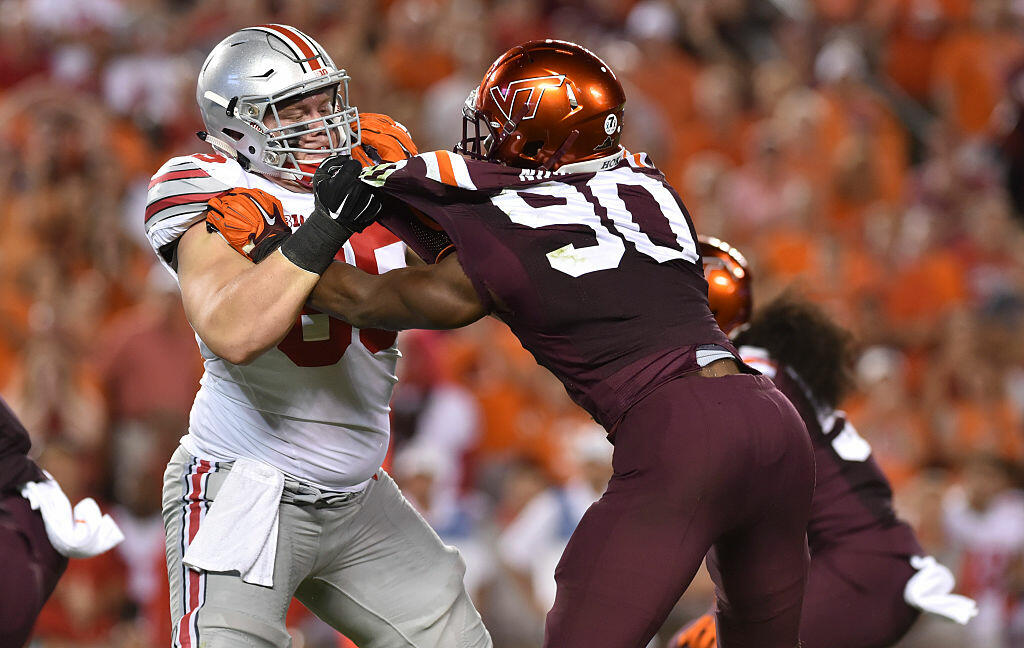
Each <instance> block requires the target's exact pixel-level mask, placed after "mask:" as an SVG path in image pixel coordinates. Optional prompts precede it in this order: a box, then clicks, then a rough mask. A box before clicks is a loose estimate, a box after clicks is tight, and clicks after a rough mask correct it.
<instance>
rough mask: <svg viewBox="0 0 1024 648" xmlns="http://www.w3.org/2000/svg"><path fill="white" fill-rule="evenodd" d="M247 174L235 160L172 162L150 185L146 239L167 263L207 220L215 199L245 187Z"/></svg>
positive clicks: (211, 157) (201, 156) (192, 158)
mask: <svg viewBox="0 0 1024 648" xmlns="http://www.w3.org/2000/svg"><path fill="white" fill-rule="evenodd" d="M245 186H248V182H247V181H246V178H245V171H243V170H242V167H241V165H239V164H238V162H236V161H235V160H232V159H229V158H226V157H224V156H222V155H217V154H212V153H211V154H197V155H186V156H181V157H175V158H171V159H170V160H168V161H167V162H166V163H164V165H163V166H162V167H160V170H158V171H157V172H156V173H155V174H154V175H153V178H152V180H150V182H149V193H148V194H147V196H146V221H145V222H146V238H148V239H149V243H150V245H152V246H153V250H154V251H156V252H157V254H158V255H159V256H160V258H161V260H162V261H163V262H164V263H167V264H169V263H170V262H171V258H172V256H173V247H174V245H176V243H177V240H178V238H179V237H181V235H182V234H184V233H185V231H186V230H188V228H190V227H192V226H193V225H195V224H196V223H197V222H199V221H200V220H202V219H203V214H204V212H205V211H206V206H207V203H208V202H209V200H210V199H211V198H213V197H214V196H217V195H218V194H220V193H223V192H225V191H227V190H229V189H231V188H233V187H245Z"/></svg>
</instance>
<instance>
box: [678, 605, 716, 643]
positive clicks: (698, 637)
mask: <svg viewBox="0 0 1024 648" xmlns="http://www.w3.org/2000/svg"><path fill="white" fill-rule="evenodd" d="M717 646H718V629H717V628H716V627H715V617H714V615H712V614H711V613H708V614H705V615H704V616H702V617H700V618H698V619H697V620H696V621H694V622H693V623H691V624H690V625H688V626H686V627H685V628H683V629H682V630H680V631H679V632H677V633H676V635H675V636H674V637H672V641H669V642H668V647H669V648H717Z"/></svg>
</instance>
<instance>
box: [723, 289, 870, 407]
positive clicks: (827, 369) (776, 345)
mask: <svg viewBox="0 0 1024 648" xmlns="http://www.w3.org/2000/svg"><path fill="white" fill-rule="evenodd" d="M735 343H736V345H737V346H739V345H744V344H747V345H751V346H758V347H761V348H763V349H766V350H767V351H768V353H770V354H771V356H772V358H774V359H775V360H776V361H778V362H780V363H782V364H784V365H788V366H789V367H791V368H792V369H793V370H794V371H795V372H796V373H797V375H799V376H800V378H802V379H803V381H804V383H806V385H807V387H808V388H810V390H811V393H812V394H813V395H814V398H815V400H817V401H818V403H819V404H821V405H826V406H829V407H836V406H837V405H838V404H839V402H840V401H841V400H842V399H843V397H844V396H845V395H846V394H847V392H848V391H849V390H850V388H851V387H852V386H853V371H852V366H853V336H852V335H850V333H849V331H847V330H846V329H844V328H842V327H841V326H839V325H838V324H836V323H835V322H833V321H832V320H831V319H830V318H829V317H828V315H826V314H825V312H824V311H822V310H821V309H820V308H819V307H818V306H815V305H814V304H812V303H810V302H808V301H806V300H803V299H800V298H798V297H796V296H795V295H793V294H792V293H789V292H787V293H784V294H783V295H782V296H780V297H778V298H776V299H775V300H774V301H772V302H771V303H770V304H768V305H766V306H762V307H759V308H755V309H754V317H753V318H751V320H750V324H749V325H748V326H747V327H745V328H743V329H742V330H741V331H740V333H739V334H738V335H737V336H736V339H735Z"/></svg>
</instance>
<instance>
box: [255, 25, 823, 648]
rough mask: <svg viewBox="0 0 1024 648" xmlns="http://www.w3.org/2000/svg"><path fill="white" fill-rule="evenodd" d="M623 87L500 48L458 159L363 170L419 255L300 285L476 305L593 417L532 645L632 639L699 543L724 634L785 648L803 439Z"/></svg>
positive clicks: (804, 472) (345, 304)
mask: <svg viewBox="0 0 1024 648" xmlns="http://www.w3.org/2000/svg"><path fill="white" fill-rule="evenodd" d="M624 104H625V95H624V93H623V90H622V86H621V85H620V84H619V82H618V80H617V79H616V77H615V74H614V73H613V72H612V71H611V69H610V68H609V67H608V66H607V65H606V64H605V63H604V62H603V61H601V60H600V59H599V58H598V57H597V56H595V55H594V54H592V53H591V52H589V51H587V50H585V49H583V48H582V47H579V46H577V45H574V44H572V43H566V42H562V41H551V40H547V41H534V42H530V43H526V44H524V45H521V46H517V47H514V48H512V49H511V50H509V51H508V52H507V53H505V54H504V55H502V56H501V57H500V58H499V59H498V60H497V61H496V62H495V63H494V64H493V65H492V66H491V68H490V69H489V70H488V72H487V74H486V75H485V77H484V79H483V82H482V83H481V84H480V86H479V87H478V88H477V89H476V90H475V91H474V92H473V93H472V94H471V95H470V98H469V99H468V100H467V104H466V107H465V111H464V112H465V127H464V136H463V141H462V144H461V145H460V147H459V149H458V150H459V152H460V153H462V154H461V155H457V154H454V153H449V152H446V151H437V152H432V153H427V154H424V155H420V156H417V157H414V158H411V159H409V160H407V161H403V162H399V163H394V164H386V165H380V166H377V167H371V168H368V169H366V170H365V171H364V172H363V174H362V178H363V181H364V182H365V183H367V184H370V185H373V186H376V187H378V190H377V191H376V194H377V195H378V196H379V197H380V198H381V200H382V201H383V202H384V203H385V207H386V209H385V210H384V211H386V212H387V213H388V216H387V218H385V219H384V220H382V223H383V224H385V225H386V226H387V227H389V228H391V229H392V230H393V231H394V232H395V233H397V234H399V235H400V236H402V237H403V238H404V239H405V240H406V242H407V243H408V244H409V245H410V246H411V247H412V248H413V249H414V250H416V251H417V252H418V253H419V254H420V256H421V257H423V258H424V260H426V261H428V262H431V264H430V265H425V266H420V267H413V268H407V269H400V270H395V271H392V272H388V273H385V274H382V275H379V276H370V275H367V274H366V273H363V272H361V271H358V270H354V269H353V268H346V267H342V264H338V263H334V264H332V265H331V267H330V268H328V270H327V271H326V272H325V274H324V276H323V278H322V279H321V280H320V282H319V284H318V286H317V288H316V289H315V290H314V293H313V297H312V300H311V303H312V305H313V306H314V307H315V308H317V309H319V310H322V311H325V312H330V313H332V314H335V315H336V316H339V317H341V318H343V319H346V320H348V321H350V322H352V323H353V324H355V325H357V326H373V327H381V328H385V329H405V328H438V329H444V328H454V327H458V326H463V325H465V324H468V323H470V322H473V321H474V320H476V319H479V318H481V317H483V316H485V315H488V314H492V315H494V316H496V317H499V318H501V319H502V320H503V321H504V322H505V323H506V324H508V326H509V327H510V328H511V329H512V331H513V332H514V333H515V334H516V335H517V336H518V338H519V340H520V341H521V342H522V344H523V346H524V347H525V348H526V349H528V350H529V351H530V352H532V353H533V355H534V357H535V358H536V359H537V361H538V362H539V363H540V364H541V365H543V366H544V367H546V368H548V369H549V370H550V371H552V372H553V373H554V374H555V375H556V376H557V377H558V378H559V379H560V380H561V381H562V383H563V384H564V385H565V388H566V390H567V391H568V393H569V395H570V396H571V397H572V398H573V399H574V400H575V402H576V403H578V404H579V405H580V406H582V407H583V408H584V409H586V410H587V411H588V412H589V413H590V414H591V415H592V416H593V417H594V418H595V419H596V420H597V421H599V422H600V423H601V424H602V425H603V426H604V427H605V428H606V429H607V430H608V432H609V437H610V438H611V439H612V441H613V443H614V444H615V452H614V459H613V467H614V475H613V477H612V478H611V480H610V481H609V483H608V487H607V490H606V491H605V493H604V495H603V496H602V497H601V499H600V500H599V501H598V502H596V503H595V504H594V505H593V506H592V507H591V508H590V509H589V510H588V512H587V513H586V515H585V516H584V517H583V520H582V521H581V522H580V524H579V526H578V527H577V529H576V531H575V533H574V534H573V536H572V538H571V539H570V541H569V544H568V547H567V548H566V551H565V553H564V555H563V556H562V559H561V561H560V563H559V565H558V567H557V569H556V571H555V580H556V583H557V594H556V599H555V603H554V607H553V608H552V610H551V611H550V613H549V614H548V617H547V623H546V628H545V646H548V647H557V648H576V647H579V648H583V647H586V648H595V647H608V648H620V647H624V646H643V645H645V644H646V643H647V641H649V640H650V638H651V637H652V636H653V635H654V634H655V633H656V632H657V630H658V629H659V628H660V627H661V625H662V623H663V622H664V620H665V617H666V616H667V615H668V613H669V611H670V610H671V609H672V607H673V605H674V604H675V602H676V601H677V600H678V598H679V596H680V595H681V594H682V593H683V591H684V590H685V589H686V587H687V586H688V584H689V583H690V581H691V580H692V578H693V576H694V574H695V573H696V571H697V569H698V567H699V565H700V562H701V560H702V558H703V557H704V555H705V554H706V553H707V552H708V551H709V550H711V555H712V556H713V560H714V561H715V563H716V564H717V565H718V569H717V570H716V571H715V578H716V582H717V584H718V623H719V636H720V638H721V641H722V644H723V646H727V647H728V648H736V647H740V646H750V647H754V646H756V647H757V648H793V647H794V646H796V645H797V632H798V626H799V615H800V607H801V604H802V599H803V589H804V579H805V576H806V569H807V564H808V555H807V547H806V541H805V534H804V529H805V525H806V522H807V517H808V514H809V510H810V501H811V491H812V488H813V481H814V467H813V461H812V451H811V446H810V441H809V439H808V437H807V433H806V432H805V430H804V427H803V423H802V422H801V421H800V417H799V414H798V413H797V411H796V409H795V408H794V407H793V406H792V405H791V404H790V403H789V401H788V400H786V398H785V397H784V396H783V395H782V393H781V392H779V391H778V389H776V388H775V386H774V385H773V384H772V382H771V380H770V379H768V378H766V377H764V376H760V375H756V372H754V371H752V370H750V369H749V368H747V367H746V366H745V365H743V363H742V362H741V361H740V360H739V357H738V355H737V352H736V350H735V348H734V347H733V346H732V344H731V343H730V342H729V340H728V338H727V337H726V336H725V334H723V333H722V331H721V330H720V329H719V328H718V326H717V325H716V323H715V319H714V317H713V315H712V314H711V311H710V310H709V308H708V304H707V284H706V282H705V281H704V276H703V271H702V269H701V261H700V254H699V252H698V249H697V237H696V234H695V232H694V228H693V224H692V223H691V221H690V217H689V214H688V213H687V212H686V209H685V207H684V206H683V203H682V202H681V200H680V199H679V197H678V196H677V195H676V193H675V191H674V190H673V189H672V187H671V186H669V184H668V183H667V182H666V181H665V178H664V176H663V175H662V173H661V172H660V171H658V170H657V169H656V168H655V167H654V165H653V164H652V163H651V162H650V161H649V160H648V159H647V157H646V156H645V155H644V154H642V153H638V154H630V153H629V152H627V151H626V150H625V149H623V148H622V147H621V146H620V144H619V139H620V134H621V129H622V118H623V108H624ZM323 182H325V183H328V184H330V183H332V182H333V181H332V180H331V179H330V178H329V177H325V178H324V180H323ZM375 218H376V215H375V214H374V215H370V217H369V220H374V219H375ZM338 220H339V222H340V221H345V222H344V223H343V224H344V225H345V226H346V227H347V228H349V229H353V230H355V229H358V228H360V227H363V226H365V222H366V221H367V220H368V219H367V217H366V216H365V215H355V216H354V217H353V218H351V219H348V218H346V217H344V216H342V217H341V218H340V219H338ZM349 221H351V222H349ZM293 247H294V246H293ZM310 253H312V251H311V252H310ZM273 254H275V255H276V254H278V253H273Z"/></svg>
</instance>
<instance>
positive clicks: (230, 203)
mask: <svg viewBox="0 0 1024 648" xmlns="http://www.w3.org/2000/svg"><path fill="white" fill-rule="evenodd" d="M206 225H207V230H209V231H214V230H216V231H217V232H220V235H221V236H222V237H224V240H225V241H227V242H228V245H230V246H231V247H232V248H234V250H235V251H236V252H238V253H239V254H241V255H242V256H244V257H246V258H248V259H249V260H250V261H252V262H253V263H259V262H260V261H261V260H262V259H264V258H266V257H267V256H269V255H270V253H272V252H273V251H274V250H276V249H277V248H278V247H279V246H280V245H281V244H282V243H284V242H285V240H286V239H287V238H288V237H289V236H291V234H292V230H291V228H290V227H288V225H287V224H286V223H285V222H284V217H283V208H282V206H281V201H280V200H278V199H277V198H276V197H274V196H273V195H271V194H269V193H267V192H266V191H263V190H261V189H246V188H244V187H238V188H236V189H232V190H230V191H227V192H225V193H222V194H221V195H219V196H217V197H215V198H213V199H212V200H210V202H209V203H207V207H206Z"/></svg>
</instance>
